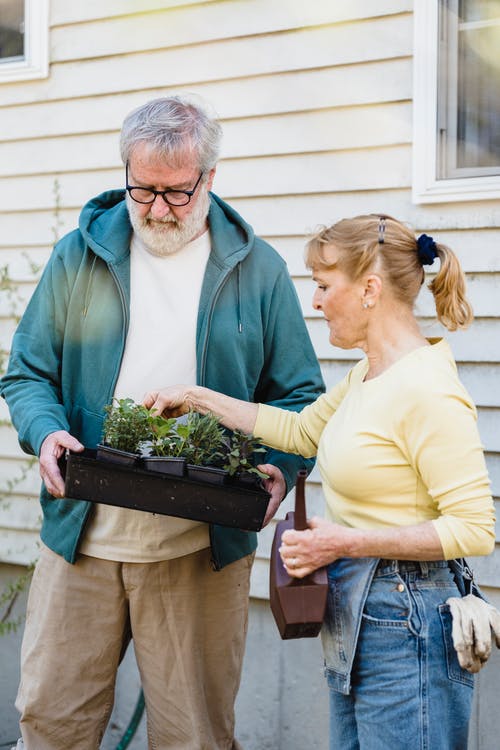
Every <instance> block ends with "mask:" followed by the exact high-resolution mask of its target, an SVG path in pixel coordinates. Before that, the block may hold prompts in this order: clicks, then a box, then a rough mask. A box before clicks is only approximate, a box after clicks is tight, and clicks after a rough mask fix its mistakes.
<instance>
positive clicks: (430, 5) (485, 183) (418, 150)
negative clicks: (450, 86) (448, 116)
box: [412, 0, 500, 203]
mask: <svg viewBox="0 0 500 750" xmlns="http://www.w3.org/2000/svg"><path fill="white" fill-rule="evenodd" d="M413 50H414V56H413V189H412V197H413V201H414V203H444V202H448V201H454V202H456V201H474V200H494V199H497V198H500V175H484V176H481V177H478V176H476V177H458V178H456V179H438V176H437V139H438V137H439V136H438V106H437V101H438V73H439V69H438V57H439V3H438V0H418V2H415V5H414V44H413Z"/></svg>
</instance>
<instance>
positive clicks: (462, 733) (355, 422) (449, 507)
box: [145, 215, 495, 750]
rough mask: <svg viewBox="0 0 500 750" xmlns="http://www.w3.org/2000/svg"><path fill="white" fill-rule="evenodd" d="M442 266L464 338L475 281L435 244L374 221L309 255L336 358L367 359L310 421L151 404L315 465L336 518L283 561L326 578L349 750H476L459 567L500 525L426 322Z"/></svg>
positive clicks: (353, 224) (445, 356)
mask: <svg viewBox="0 0 500 750" xmlns="http://www.w3.org/2000/svg"><path fill="white" fill-rule="evenodd" d="M436 258H438V259H439V261H440V268H439V271H438V272H437V274H436V276H435V278H434V279H433V281H432V282H431V283H430V285H429V286H430V289H431V291H432V293H433V295H434V300H435V304H436V310H437V317H438V319H439V321H440V322H441V323H443V324H444V326H446V328H448V329H449V330H455V329H457V328H464V327H466V326H467V325H468V324H469V323H470V322H471V320H472V311H471V308H470V305H469V303H468V302H467V300H466V298H465V283H464V276H463V272H462V270H461V268H460V265H459V262H458V259H457V257H456V256H455V254H454V253H453V252H452V251H451V250H450V249H449V248H447V247H445V246H444V245H441V244H438V243H436V242H434V240H433V239H432V238H431V237H428V236H427V235H421V236H420V237H419V238H418V239H417V238H416V237H415V235H414V233H413V232H412V231H411V230H410V229H409V228H408V227H407V226H405V225H404V224H402V223H401V222H399V221H397V220H395V219H393V218H391V217H389V216H382V217H379V216H374V215H368V216H358V217H355V218H352V219H344V220H342V221H339V222H338V223H337V224H335V225H333V226H332V227H330V228H326V229H324V230H322V231H321V232H319V233H318V234H317V235H316V236H315V237H313V238H312V239H311V240H310V242H309V243H308V246H307V265H308V266H309V267H310V268H311V269H312V273H313V278H314V281H315V282H316V286H317V288H316V291H315V294H314V300H313V305H314V308H315V309H316V310H319V311H321V312H322V314H323V316H324V318H325V320H326V323H327V326H328V330H329V337H330V343H331V344H332V345H334V346H339V347H342V348H343V349H354V348H360V349H362V350H363V351H364V352H365V354H366V356H365V358H363V359H362V360H361V361H360V362H358V363H357V364H356V365H355V366H354V367H353V368H352V369H351V370H350V372H349V373H348V374H347V376H346V377H345V378H344V380H343V381H342V382H340V383H339V384H338V385H336V386H335V387H334V388H333V389H332V390H331V391H330V392H329V393H327V394H325V395H323V396H321V397H320V398H318V400H317V401H316V402H315V403H314V404H312V405H311V406H309V407H306V408H305V409H304V410H303V411H302V412H301V413H299V414H297V413H293V412H290V411H284V410H280V409H276V408H274V407H271V406H268V405H256V404H249V403H245V402H241V401H238V400H236V399H231V398H229V397H227V396H222V395H220V394H217V393H214V392H213V391H209V390H207V389H205V388H202V387H187V386H186V387H184V386H172V387H170V388H165V389H163V390H159V391H155V392H151V393H149V394H147V396H146V398H145V404H146V405H147V406H150V407H154V408H155V409H158V410H159V411H160V412H165V413H166V414H168V415H179V414H182V413H185V412H186V411H187V410H189V409H194V410H197V411H200V412H202V413H206V412H209V411H210V412H214V413H216V414H218V415H220V417H221V419H222V421H223V423H224V424H225V425H226V426H227V427H229V428H231V429H235V428H239V429H242V430H245V431H246V432H253V433H254V434H256V435H258V436H259V437H260V439H262V441H263V442H264V443H265V444H266V445H270V446H273V447H275V448H279V449H280V450H285V451H289V452H292V453H299V454H302V455H304V456H314V455H317V460H318V466H319V470H320V472H321V477H322V482H323V490H324V494H325V499H326V519H322V518H316V517H315V518H312V519H311V520H310V521H309V528H308V529H307V530H305V531H293V530H290V531H287V532H285V534H284V535H283V539H282V546H281V549H280V552H281V556H282V559H283V562H284V564H285V566H286V568H287V570H288V572H289V573H290V574H291V575H293V576H297V577H303V576H305V575H307V574H308V573H310V572H311V571H313V570H315V569H316V568H319V567H320V566H324V565H327V566H328V576H329V586H330V596H329V601H328V611H327V616H326V621H325V624H324V627H323V631H322V640H323V648H324V653H325V664H326V675H327V679H328V684H329V687H330V709H331V725H330V730H331V732H330V734H331V748H332V749H333V748H335V749H336V750H401V748H403V747H404V748H409V749H410V750H413V749H415V750H416V749H417V748H418V749H419V750H420V748H430V749H431V750H452V749H453V750H459V748H465V747H466V746H467V728H468V720H469V715H470V708H471V699H472V688H473V679H474V675H473V674H471V673H470V672H469V671H467V670H465V669H463V668H462V667H461V666H460V663H459V661H458V659H457V654H456V652H455V650H454V648H453V641H452V618H451V613H450V607H449V606H448V605H447V604H446V601H447V599H448V598H450V597H457V596H459V595H460V594H459V592H458V589H457V585H456V582H455V578H454V576H453V574H452V571H451V569H450V566H449V564H448V562H447V561H450V560H453V559H454V558H459V557H462V556H463V555H487V554H489V553H490V552H491V551H492V549H493V546H494V520H495V519H494V511H493V501H492V497H491V492H490V486H489V480H488V474H487V470H486V466H485V461H484V455H483V450H482V446H481V442H480V438H479V434H478V430H477V426H476V421H477V415H476V410H475V407H474V404H473V402H472V400H471V398H470V396H469V395H468V394H467V392H466V390H465V389H464V387H463V385H462V384H461V382H460V380H459V378H458V375H457V369H456V365H455V362H454V360H453V357H452V354H451V351H450V348H449V346H448V344H447V343H446V342H445V341H444V340H443V339H431V340H427V339H426V338H425V337H424V335H423V334H422V332H421V331H420V329H419V325H418V323H417V320H416V318H415V314H414V304H415V300H416V298H417V295H418V293H419V290H420V288H421V285H422V283H423V280H424V269H423V266H424V265H427V264H429V265H430V264H432V263H433V261H434V260H435V259H436ZM488 632H489V631H488Z"/></svg>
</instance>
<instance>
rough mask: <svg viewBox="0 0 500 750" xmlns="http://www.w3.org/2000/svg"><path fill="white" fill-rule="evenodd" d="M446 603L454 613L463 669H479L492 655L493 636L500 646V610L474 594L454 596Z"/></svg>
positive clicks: (455, 633)
mask: <svg viewBox="0 0 500 750" xmlns="http://www.w3.org/2000/svg"><path fill="white" fill-rule="evenodd" d="M446 604H448V605H449V607H450V612H451V616H452V631H451V635H452V638H453V645H454V647H455V651H456V652H457V656H458V661H459V663H460V666H461V667H462V669H466V670H467V671H468V672H479V670H480V669H481V667H483V666H484V664H485V663H486V661H487V660H488V657H489V656H490V654H491V641H492V637H493V636H494V638H495V642H496V645H497V647H498V648H500V612H499V611H498V610H497V609H495V607H493V606H492V605H491V604H488V602H485V601H484V599H480V598H479V597H478V596H474V594H468V595H467V596H464V597H461V598H459V597H451V598H450V599H447V601H446Z"/></svg>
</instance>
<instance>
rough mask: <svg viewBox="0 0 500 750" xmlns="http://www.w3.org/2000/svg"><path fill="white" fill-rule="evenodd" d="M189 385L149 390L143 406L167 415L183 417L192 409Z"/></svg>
mask: <svg viewBox="0 0 500 750" xmlns="http://www.w3.org/2000/svg"><path fill="white" fill-rule="evenodd" d="M188 388H189V386H187V385H171V386H169V387H168V388H161V390H157V391H149V392H148V393H146V395H145V396H144V398H143V400H142V404H143V406H145V407H146V408H147V409H152V410H153V411H155V412H156V413H157V414H162V415H163V416H165V417H182V415H183V414H187V412H188V411H189V410H190V404H189V401H188V397H187V393H188Z"/></svg>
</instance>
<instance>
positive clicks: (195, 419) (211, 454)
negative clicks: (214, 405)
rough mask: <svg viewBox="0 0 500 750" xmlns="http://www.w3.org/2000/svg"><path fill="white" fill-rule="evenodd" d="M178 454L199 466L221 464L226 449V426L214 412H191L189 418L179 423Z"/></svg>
mask: <svg viewBox="0 0 500 750" xmlns="http://www.w3.org/2000/svg"><path fill="white" fill-rule="evenodd" d="M177 434H178V436H179V443H178V446H177V448H178V450H179V453H178V454H177V455H182V456H184V457H185V458H186V461H187V462H188V463H190V464H196V465H197V466H220V465H221V462H222V461H223V460H224V453H225V450H226V435H225V431H224V428H223V427H222V426H221V424H220V422H219V420H218V419H217V417H216V416H215V415H214V414H210V413H209V414H204V415H202V414H198V413H197V412H189V414H188V416H187V420H186V422H184V423H179V424H178V425H177Z"/></svg>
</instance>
